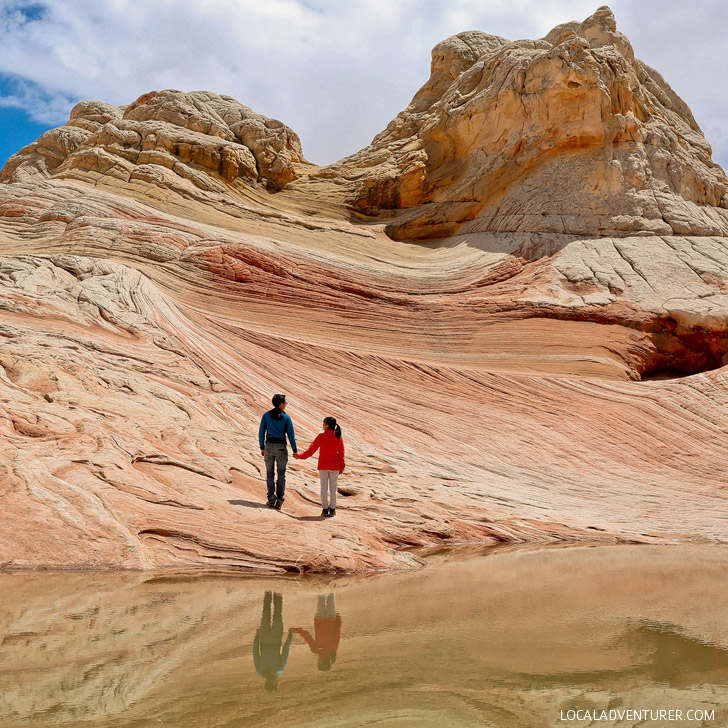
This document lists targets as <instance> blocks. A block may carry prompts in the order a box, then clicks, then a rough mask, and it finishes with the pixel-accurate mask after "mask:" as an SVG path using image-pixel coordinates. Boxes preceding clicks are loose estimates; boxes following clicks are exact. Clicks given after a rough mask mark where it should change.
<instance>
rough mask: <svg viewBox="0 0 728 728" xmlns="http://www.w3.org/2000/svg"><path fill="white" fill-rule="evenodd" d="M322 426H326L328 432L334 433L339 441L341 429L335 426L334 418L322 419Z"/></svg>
mask: <svg viewBox="0 0 728 728" xmlns="http://www.w3.org/2000/svg"><path fill="white" fill-rule="evenodd" d="M324 424H325V425H327V426H328V428H329V429H330V430H333V431H334V435H336V437H338V438H339V439H341V427H339V425H337V424H336V419H335V418H334V417H326V418H325V419H324Z"/></svg>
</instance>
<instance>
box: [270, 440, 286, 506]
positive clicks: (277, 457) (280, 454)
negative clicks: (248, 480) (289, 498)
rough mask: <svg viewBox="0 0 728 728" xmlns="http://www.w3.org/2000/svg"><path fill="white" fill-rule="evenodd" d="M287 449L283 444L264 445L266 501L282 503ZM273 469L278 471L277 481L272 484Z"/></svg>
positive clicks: (284, 492) (271, 443)
mask: <svg viewBox="0 0 728 728" xmlns="http://www.w3.org/2000/svg"><path fill="white" fill-rule="evenodd" d="M287 465H288V447H286V445H285V444H283V443H280V444H279V443H277V442H266V443H265V474H266V483H267V485H268V500H269V501H271V500H274V499H276V500H279V501H284V500H285V495H286V466H287ZM274 469H276V470H278V480H277V482H274V481H275V479H274V472H273V471H274Z"/></svg>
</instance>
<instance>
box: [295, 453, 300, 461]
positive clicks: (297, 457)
mask: <svg viewBox="0 0 728 728" xmlns="http://www.w3.org/2000/svg"><path fill="white" fill-rule="evenodd" d="M293 458H294V460H300V459H301V456H300V455H299V454H298V453H297V452H294V453H293Z"/></svg>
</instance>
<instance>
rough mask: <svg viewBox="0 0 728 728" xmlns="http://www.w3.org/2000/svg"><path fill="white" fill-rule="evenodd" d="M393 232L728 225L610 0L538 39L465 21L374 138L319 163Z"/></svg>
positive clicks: (716, 230)
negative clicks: (385, 216) (389, 216)
mask: <svg viewBox="0 0 728 728" xmlns="http://www.w3.org/2000/svg"><path fill="white" fill-rule="evenodd" d="M319 175H320V176H323V177H336V178H339V179H340V180H341V181H342V183H345V184H346V183H348V185H349V195H350V201H351V204H352V205H353V206H354V207H355V208H356V209H359V210H361V211H363V212H365V213H367V214H370V215H378V214H381V213H382V212H386V211H393V210H400V209H408V210H409V211H408V213H407V214H405V215H400V216H398V217H396V218H395V220H394V221H393V222H392V223H391V224H390V227H389V231H390V234H391V235H392V236H393V237H396V238H398V239H407V238H433V237H438V238H439V237H445V236H447V235H451V234H453V233H454V232H455V231H459V232H508V233H510V232H547V233H567V234H575V235H610V236H615V235H616V236H623V235H633V234H635V233H638V234H639V233H645V234H647V233H649V234H659V235H672V234H685V235H726V234H728V196H727V195H726V190H727V189H728V180H727V179H726V176H725V173H724V172H723V170H722V169H721V168H720V167H719V166H718V165H717V164H715V163H714V162H713V161H712V159H711V148H710V145H709V144H708V143H707V142H706V140H705V138H704V137H703V134H702V133H701V131H700V128H699V127H698V125H697V124H696V122H695V119H694V118H693V116H692V114H691V112H690V110H689V109H688V107H687V105H686V104H685V103H684V102H683V101H682V99H680V98H679V97H678V96H677V94H676V93H675V92H674V91H673V90H672V89H671V88H670V86H669V85H668V84H667V83H666V82H665V80H664V79H663V78H662V76H661V75H660V74H659V73H658V72H657V71H655V70H654V69H652V68H650V67H649V66H647V65H646V64H644V63H642V62H641V61H639V60H637V59H636V58H635V57H634V53H633V51H632V46H631V45H630V43H629V41H628V40H627V38H626V37H625V36H624V35H623V34H622V33H620V32H618V31H617V29H616V24H615V20H614V16H613V15H612V12H611V11H610V10H609V8H607V7H602V8H600V9H599V10H597V12H596V13H595V14H594V15H592V16H591V17H589V18H587V19H586V20H585V21H584V22H582V23H577V22H571V23H566V24H563V25H559V26H557V27H556V28H554V30H552V31H551V32H550V33H548V35H546V36H545V37H544V38H542V39H541V40H536V41H530V40H528V41H524V40H521V41H513V42H511V41H507V40H505V39H504V38H500V37H497V36H491V35H487V34H485V33H480V32H473V31H471V32H467V33H460V34H458V35H455V36H453V37H452V38H448V39H447V40H445V41H443V42H442V43H440V44H439V45H437V46H436V47H435V48H434V50H433V51H432V73H431V77H430V79H429V80H428V81H427V83H426V84H425V85H424V86H423V87H422V88H421V89H420V90H419V91H418V92H417V94H416V95H415V97H414V98H413V99H412V102H411V103H410V105H409V106H408V107H407V108H406V109H405V110H404V111H403V112H401V113H400V114H399V115H398V116H397V117H396V118H395V119H394V120H393V121H392V122H391V123H390V124H389V126H387V128H386V129H385V130H384V131H383V132H381V133H380V134H379V135H378V136H377V137H376V138H375V139H374V141H373V142H372V143H371V145H370V146H368V147H366V148H365V149H362V150H361V151H360V152H358V153H357V154H354V155H353V156H351V157H347V158H346V159H343V160H341V161H340V162H338V163H336V164H334V165H332V166H331V167H328V168H325V169H324V170H321V172H320V173H319Z"/></svg>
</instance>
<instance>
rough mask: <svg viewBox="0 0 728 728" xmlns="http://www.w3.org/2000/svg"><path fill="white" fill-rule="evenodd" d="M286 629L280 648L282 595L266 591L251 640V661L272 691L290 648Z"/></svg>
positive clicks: (266, 686) (275, 687) (268, 688)
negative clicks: (284, 640) (257, 625)
mask: <svg viewBox="0 0 728 728" xmlns="http://www.w3.org/2000/svg"><path fill="white" fill-rule="evenodd" d="M271 602H273V619H272V620H271V613H270V612H271V610H270V607H271ZM292 631H293V630H290V629H289V630H288V639H287V640H286V642H285V644H284V645H283V650H281V641H282V640H283V596H282V595H281V594H277V593H274V592H270V591H267V592H266V593H265V596H264V597H263V615H262V616H261V618H260V627H259V628H258V629H257V631H256V633H255V639H254V640H253V661H254V662H255V671H256V672H257V673H258V675H260V676H261V677H264V678H265V689H266V690H270V691H274V690H277V689H278V676H279V675H280V674H281V673H282V672H283V669H284V668H285V666H286V662H288V652H289V650H290V649H291V639H292V638H293V635H292V634H291V632H292Z"/></svg>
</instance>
